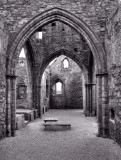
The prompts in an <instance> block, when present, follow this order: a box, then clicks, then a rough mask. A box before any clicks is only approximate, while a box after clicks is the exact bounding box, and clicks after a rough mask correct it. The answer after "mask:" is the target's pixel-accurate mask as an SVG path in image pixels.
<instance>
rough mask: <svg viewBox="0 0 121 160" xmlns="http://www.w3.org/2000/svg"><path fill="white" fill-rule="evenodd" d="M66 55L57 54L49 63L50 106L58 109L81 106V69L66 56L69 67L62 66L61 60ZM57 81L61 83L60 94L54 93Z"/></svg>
mask: <svg viewBox="0 0 121 160" xmlns="http://www.w3.org/2000/svg"><path fill="white" fill-rule="evenodd" d="M65 58H66V56H64V55H62V56H59V57H58V58H57V59H55V61H54V62H53V63H52V64H51V65H50V72H51V79H50V80H51V97H50V107H51V108H58V109H62V108H65V109H71V108H72V109H79V108H81V109H82V108H83V99H82V97H83V96H82V71H81V69H80V68H79V66H78V65H77V64H76V63H75V62H74V61H73V60H72V59H70V58H67V60H68V62H69V67H68V68H64V66H63V61H64V59H65ZM57 82H61V83H62V94H59V95H58V94H56V91H55V90H54V86H55V84H56V83H57Z"/></svg>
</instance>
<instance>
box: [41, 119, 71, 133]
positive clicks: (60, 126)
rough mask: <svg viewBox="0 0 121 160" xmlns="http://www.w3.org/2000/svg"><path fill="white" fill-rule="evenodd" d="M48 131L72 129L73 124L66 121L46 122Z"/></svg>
mask: <svg viewBox="0 0 121 160" xmlns="http://www.w3.org/2000/svg"><path fill="white" fill-rule="evenodd" d="M44 127H45V128H44V129H45V130H46V131H65V130H70V129H71V124H69V123H65V122H60V121H57V122H46V123H45V124H44Z"/></svg>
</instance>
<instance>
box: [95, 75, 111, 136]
mask: <svg viewBox="0 0 121 160" xmlns="http://www.w3.org/2000/svg"><path fill="white" fill-rule="evenodd" d="M96 76H97V118H98V136H101V137H103V138H106V137H108V136H109V133H108V132H109V126H108V123H109V104H108V103H109V102H108V96H109V95H108V74H107V73H104V74H97V75H96Z"/></svg>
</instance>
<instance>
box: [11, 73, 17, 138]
mask: <svg viewBox="0 0 121 160" xmlns="http://www.w3.org/2000/svg"><path fill="white" fill-rule="evenodd" d="M15 129H16V76H14V75H11V136H13V137H14V136H15Z"/></svg>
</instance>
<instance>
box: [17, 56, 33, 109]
mask: <svg viewBox="0 0 121 160" xmlns="http://www.w3.org/2000/svg"><path fill="white" fill-rule="evenodd" d="M16 75H17V82H16V98H17V100H16V108H27V109H32V108H33V106H32V86H31V76H30V74H29V71H28V65H27V59H26V57H25V58H24V57H19V58H18V63H17V69H16Z"/></svg>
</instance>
